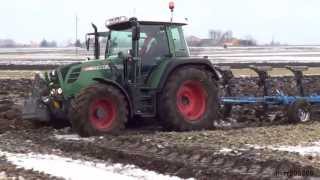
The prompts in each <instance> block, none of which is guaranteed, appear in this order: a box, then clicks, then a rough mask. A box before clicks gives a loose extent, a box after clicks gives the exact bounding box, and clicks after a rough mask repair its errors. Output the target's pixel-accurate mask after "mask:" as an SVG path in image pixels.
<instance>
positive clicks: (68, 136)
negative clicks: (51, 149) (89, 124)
mask: <svg viewBox="0 0 320 180" xmlns="http://www.w3.org/2000/svg"><path fill="white" fill-rule="evenodd" d="M54 138H56V139H58V140H61V139H62V140H71V141H94V138H93V137H90V138H83V137H80V136H79V135H77V134H65V135H60V134H55V135H54Z"/></svg>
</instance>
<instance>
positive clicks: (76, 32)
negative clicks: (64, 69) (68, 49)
mask: <svg viewBox="0 0 320 180" xmlns="http://www.w3.org/2000/svg"><path fill="white" fill-rule="evenodd" d="M77 42H78V14H76V42H75V46H76V56H78V44H77Z"/></svg>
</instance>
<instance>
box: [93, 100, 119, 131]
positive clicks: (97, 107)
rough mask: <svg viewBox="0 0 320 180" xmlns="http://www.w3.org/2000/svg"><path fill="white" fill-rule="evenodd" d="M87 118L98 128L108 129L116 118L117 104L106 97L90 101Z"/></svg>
mask: <svg viewBox="0 0 320 180" xmlns="http://www.w3.org/2000/svg"><path fill="white" fill-rule="evenodd" d="M89 113H90V114H89V119H90V122H91V123H92V125H93V126H94V127H95V128H96V129H99V130H108V129H109V128H110V127H111V125H112V123H113V121H114V120H115V119H116V114H117V106H116V105H115V103H114V102H113V101H112V100H110V99H107V98H104V99H97V100H95V101H93V102H92V103H91V106H90V111H89Z"/></svg>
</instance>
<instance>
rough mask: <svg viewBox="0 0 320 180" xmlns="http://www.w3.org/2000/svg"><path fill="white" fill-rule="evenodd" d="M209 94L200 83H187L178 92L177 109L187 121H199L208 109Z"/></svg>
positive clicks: (192, 81)
mask: <svg viewBox="0 0 320 180" xmlns="http://www.w3.org/2000/svg"><path fill="white" fill-rule="evenodd" d="M207 97H208V95H207V92H206V91H205V89H204V88H203V85H202V84H201V83H200V82H199V81H194V80H188V81H185V82H184V83H183V84H182V85H181V86H180V87H179V89H178V92H177V107H178V110H179V112H180V113H181V114H182V115H183V117H184V118H185V119H186V120H187V121H199V120H200V119H199V118H200V117H201V116H202V115H203V114H204V113H205V111H206V107H207Z"/></svg>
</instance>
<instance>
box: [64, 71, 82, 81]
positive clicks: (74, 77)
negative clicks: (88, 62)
mask: <svg viewBox="0 0 320 180" xmlns="http://www.w3.org/2000/svg"><path fill="white" fill-rule="evenodd" d="M80 72H81V68H80V67H79V68H75V69H74V70H73V71H72V72H71V73H70V75H69V78H68V81H67V82H68V83H73V82H75V81H76V80H77V79H78V77H79V75H80Z"/></svg>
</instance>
